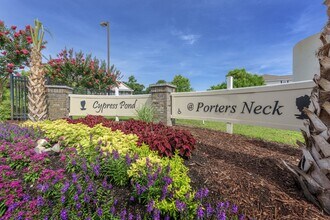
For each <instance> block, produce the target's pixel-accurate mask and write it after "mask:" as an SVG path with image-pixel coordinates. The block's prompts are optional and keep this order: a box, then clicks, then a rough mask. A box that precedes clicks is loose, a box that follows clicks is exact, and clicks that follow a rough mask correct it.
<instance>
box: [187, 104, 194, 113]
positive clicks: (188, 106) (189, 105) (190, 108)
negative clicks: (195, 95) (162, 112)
mask: <svg viewBox="0 0 330 220" xmlns="http://www.w3.org/2000/svg"><path fill="white" fill-rule="evenodd" d="M187 109H188V110H189V111H192V110H194V104H193V103H189V104H188V105H187Z"/></svg>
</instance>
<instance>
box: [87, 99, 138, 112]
mask: <svg viewBox="0 0 330 220" xmlns="http://www.w3.org/2000/svg"><path fill="white" fill-rule="evenodd" d="M136 102H137V99H135V101H134V102H133V103H127V102H126V101H121V102H119V103H105V102H103V103H100V102H99V101H95V102H94V103H93V109H95V111H96V113H103V110H104V109H135V107H136Z"/></svg>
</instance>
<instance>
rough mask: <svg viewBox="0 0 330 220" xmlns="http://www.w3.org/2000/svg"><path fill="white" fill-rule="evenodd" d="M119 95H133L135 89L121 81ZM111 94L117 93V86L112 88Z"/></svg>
mask: <svg viewBox="0 0 330 220" xmlns="http://www.w3.org/2000/svg"><path fill="white" fill-rule="evenodd" d="M118 88H119V95H133V92H134V90H133V89H131V88H130V87H128V86H127V85H126V84H125V83H123V82H119V86H118ZM109 95H115V88H113V89H111V90H110V94H109Z"/></svg>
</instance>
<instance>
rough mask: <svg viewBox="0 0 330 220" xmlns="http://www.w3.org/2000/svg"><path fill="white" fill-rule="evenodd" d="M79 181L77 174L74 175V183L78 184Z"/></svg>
mask: <svg viewBox="0 0 330 220" xmlns="http://www.w3.org/2000/svg"><path fill="white" fill-rule="evenodd" d="M77 181H78V177H77V174H76V173H73V174H72V182H74V183H76V182H77Z"/></svg>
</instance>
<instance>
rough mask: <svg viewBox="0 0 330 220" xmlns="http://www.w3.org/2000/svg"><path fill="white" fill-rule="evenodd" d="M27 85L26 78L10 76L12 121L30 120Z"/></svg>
mask: <svg viewBox="0 0 330 220" xmlns="http://www.w3.org/2000/svg"><path fill="white" fill-rule="evenodd" d="M27 83H28V79H27V77H26V76H13V75H11V76H10V101H11V120H27V119H28V106H27V105H28V100H27V94H28V89H27Z"/></svg>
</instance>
